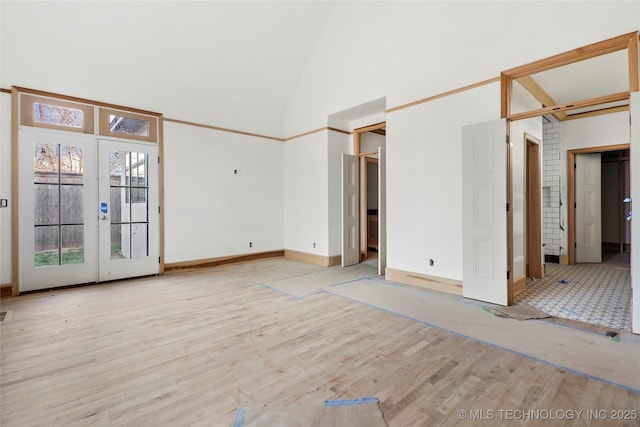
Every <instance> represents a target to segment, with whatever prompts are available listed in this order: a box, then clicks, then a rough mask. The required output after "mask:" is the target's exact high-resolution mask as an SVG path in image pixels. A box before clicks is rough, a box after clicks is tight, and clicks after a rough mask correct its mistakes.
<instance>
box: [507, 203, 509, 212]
mask: <svg viewBox="0 0 640 427" xmlns="http://www.w3.org/2000/svg"><path fill="white" fill-rule="evenodd" d="M507 212H509V203H507Z"/></svg>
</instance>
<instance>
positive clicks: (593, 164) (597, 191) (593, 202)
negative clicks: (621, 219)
mask: <svg viewBox="0 0 640 427" xmlns="http://www.w3.org/2000/svg"><path fill="white" fill-rule="evenodd" d="M600 177H601V155H600V153H589V154H576V155H575V191H576V193H575V201H576V205H575V219H576V223H575V227H576V248H575V249H576V251H575V261H576V262H595V263H599V262H602V218H601V216H602V215H601V209H602V206H601V186H602V184H601V178H600Z"/></svg>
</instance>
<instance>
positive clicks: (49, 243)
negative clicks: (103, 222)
mask: <svg viewBox="0 0 640 427" xmlns="http://www.w3.org/2000/svg"><path fill="white" fill-rule="evenodd" d="M18 140H19V144H18V146H19V152H18V170H19V177H18V180H19V181H18V185H19V189H20V190H19V201H18V203H19V206H18V211H19V214H20V215H19V288H20V289H19V290H20V292H26V291H33V290H38V289H47V288H52V287H56V286H64V285H72V284H81V283H91V282H95V281H96V278H97V267H96V260H97V216H96V207H97V206H96V205H97V199H98V197H97V182H96V179H95V170H96V140H95V137H94V136H92V135H84V134H79V133H75V132H62V131H55V130H47V129H37V128H21V129H20V130H19V134H18Z"/></svg>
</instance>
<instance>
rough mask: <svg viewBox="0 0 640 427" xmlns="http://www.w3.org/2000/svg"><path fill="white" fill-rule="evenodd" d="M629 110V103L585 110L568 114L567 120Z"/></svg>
mask: <svg viewBox="0 0 640 427" xmlns="http://www.w3.org/2000/svg"><path fill="white" fill-rule="evenodd" d="M622 111H629V106H628V105H620V106H618V107H608V108H600V109H598V110H593V111H585V112H584V113H576V114H568V115H567V118H566V119H565V120H575V119H584V118H586V117H594V116H601V115H603V114H611V113H619V112H622Z"/></svg>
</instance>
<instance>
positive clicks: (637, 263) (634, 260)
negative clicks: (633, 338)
mask: <svg viewBox="0 0 640 427" xmlns="http://www.w3.org/2000/svg"><path fill="white" fill-rule="evenodd" d="M629 114H630V115H631V149H630V156H631V163H630V165H629V166H630V168H631V200H632V203H633V201H635V204H638V201H640V172H638V168H640V92H633V93H632V94H631V106H630V108H629ZM631 208H632V211H633V205H632V206H631ZM638 217H639V216H638V215H636V219H635V220H631V290H632V292H631V331H632V332H633V333H634V334H640V297H639V296H638V295H640V251H638V250H637V249H636V248H640V232H638V230H637V229H636V230H635V231H634V228H635V227H634V221H638ZM635 224H637V222H636V223H635Z"/></svg>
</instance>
